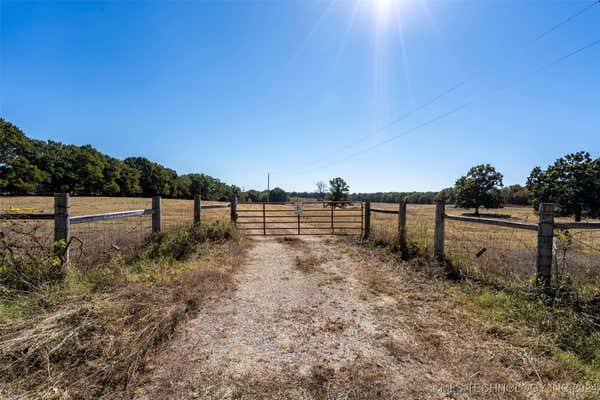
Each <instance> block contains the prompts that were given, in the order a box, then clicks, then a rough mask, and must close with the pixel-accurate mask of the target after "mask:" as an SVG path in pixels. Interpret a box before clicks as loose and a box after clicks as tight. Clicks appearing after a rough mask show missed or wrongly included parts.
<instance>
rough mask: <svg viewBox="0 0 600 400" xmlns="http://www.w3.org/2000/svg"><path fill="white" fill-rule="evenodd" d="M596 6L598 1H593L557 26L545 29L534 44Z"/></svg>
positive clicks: (599, 0) (599, 1)
mask: <svg viewBox="0 0 600 400" xmlns="http://www.w3.org/2000/svg"><path fill="white" fill-rule="evenodd" d="M597 4H600V0H594V1H593V2H592V3H591V4H588V5H587V6H585V7H584V8H582V9H581V10H579V11H577V12H576V13H575V14H572V15H570V16H568V17H567V18H565V19H563V20H562V21H560V22H559V23H558V24H556V25H554V26H553V27H551V28H550V29H547V30H546V31H544V32H542V33H540V34H539V35H538V36H537V37H536V38H535V39H534V42H537V41H538V40H540V39H542V38H544V37H546V36H547V35H549V34H550V33H552V32H554V31H555V30H557V29H558V28H560V27H561V26H563V25H566V24H568V23H569V22H571V21H572V20H574V19H575V18H577V17H579V16H580V15H581V14H583V13H585V12H586V11H588V10H590V9H591V8H592V7H594V6H595V5H597Z"/></svg>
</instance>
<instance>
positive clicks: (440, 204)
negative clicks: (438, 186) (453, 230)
mask: <svg viewBox="0 0 600 400" xmlns="http://www.w3.org/2000/svg"><path fill="white" fill-rule="evenodd" d="M445 213H446V202H445V201H444V200H438V201H437V202H436V203H435V230H434V234H433V255H434V257H435V258H436V259H438V260H439V261H442V260H444V258H445V254H444V214H445Z"/></svg>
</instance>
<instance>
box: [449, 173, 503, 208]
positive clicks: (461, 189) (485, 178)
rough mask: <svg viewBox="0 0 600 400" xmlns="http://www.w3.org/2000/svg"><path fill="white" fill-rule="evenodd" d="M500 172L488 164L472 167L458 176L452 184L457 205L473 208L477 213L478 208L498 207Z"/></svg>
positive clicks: (499, 203) (500, 200)
mask: <svg viewBox="0 0 600 400" xmlns="http://www.w3.org/2000/svg"><path fill="white" fill-rule="evenodd" d="M501 186H502V174H501V173H500V172H497V171H496V168H494V167H493V166H491V165H490V164H481V165H476V166H474V167H472V168H471V169H470V170H469V171H468V172H467V175H465V176H462V177H460V178H459V179H458V180H457V181H456V185H455V186H454V197H455V204H456V205H457V206H458V207H463V208H474V209H475V215H479V208H480V207H485V208H498V207H500V206H501V205H502V195H501V193H500V190H499V187H501Z"/></svg>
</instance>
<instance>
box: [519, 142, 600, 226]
mask: <svg viewBox="0 0 600 400" xmlns="http://www.w3.org/2000/svg"><path fill="white" fill-rule="evenodd" d="M527 189H528V190H529V192H530V195H531V200H532V202H531V203H532V205H533V207H534V208H535V209H536V210H537V208H538V206H539V203H541V202H552V203H555V205H556V208H555V211H556V214H557V215H561V216H574V217H575V220H576V221H581V218H583V217H591V218H595V217H598V216H600V158H598V159H595V160H594V159H592V157H591V156H590V154H589V153H587V152H584V151H580V152H577V153H572V154H567V155H566V156H564V157H561V158H559V159H558V160H556V161H555V162H554V164H552V165H550V166H548V168H546V170H542V169H541V168H540V167H535V168H534V169H533V171H531V174H530V175H529V178H528V179H527Z"/></svg>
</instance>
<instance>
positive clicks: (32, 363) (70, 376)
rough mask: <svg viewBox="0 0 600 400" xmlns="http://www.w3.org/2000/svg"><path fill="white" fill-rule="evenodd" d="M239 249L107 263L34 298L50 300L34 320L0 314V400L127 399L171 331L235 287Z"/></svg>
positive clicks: (225, 246) (229, 246) (208, 248)
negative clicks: (205, 303)
mask: <svg viewBox="0 0 600 400" xmlns="http://www.w3.org/2000/svg"><path fill="white" fill-rule="evenodd" d="M245 245H246V242H243V243H238V242H223V243H220V244H217V243H207V244H203V245H201V247H200V253H199V254H200V256H198V257H193V258H192V259H190V260H189V261H187V262H185V263H181V262H175V261H169V260H156V261H152V260H142V261H137V262H136V263H134V264H130V265H127V264H123V261H122V260H113V262H111V263H110V264H107V265H104V266H102V269H97V270H93V271H87V272H85V273H82V272H81V271H71V272H70V273H69V275H68V277H67V280H66V281H65V284H64V285H59V286H57V287H56V288H50V289H49V290H48V291H47V292H46V293H36V294H35V295H33V294H32V296H31V297H32V300H33V301H35V299H39V298H45V299H46V301H48V304H47V306H46V307H43V308H41V309H40V308H36V312H35V313H32V314H23V315H21V317H20V318H12V319H11V318H10V313H9V311H11V310H10V309H9V308H6V309H5V308H1V309H0V311H2V312H3V315H2V317H3V318H2V319H1V320H2V321H3V322H2V325H0V328H1V329H0V360H1V362H0V365H1V367H0V368H1V374H0V398H22V399H29V398H30V399H34V398H47V399H54V398H55V399H59V398H60V399H70V398H73V399H95V398H111V399H112V398H128V397H130V394H128V393H129V390H130V389H131V388H132V386H134V385H135V383H136V381H137V378H138V375H139V374H140V373H141V372H143V370H144V366H145V364H146V362H147V361H148V359H149V357H151V356H152V354H153V353H154V352H155V351H156V350H157V349H159V348H160V347H161V345H162V343H164V342H165V341H167V340H168V339H169V338H170V337H171V335H172V334H173V332H174V330H175V327H176V326H177V325H178V324H179V323H180V322H181V321H182V320H184V319H187V318H188V317H189V316H190V315H193V314H194V313H195V312H196V311H197V310H198V308H199V307H200V306H201V304H202V303H203V301H204V299H205V298H207V297H210V296H215V295H219V294H222V293H223V292H225V291H227V290H231V289H232V288H233V287H234V282H233V279H232V274H233V271H234V270H235V268H236V267H237V266H238V265H239V262H240V259H241V257H242V253H243V251H244V246H245ZM98 286H100V287H101V290H98V289H97V287H98ZM91 287H96V289H91ZM17 300H19V299H17ZM20 301H21V304H19V302H18V301H17V303H16V306H19V305H21V306H22V303H23V301H22V299H21V300H20ZM7 307H8V305H7Z"/></svg>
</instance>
